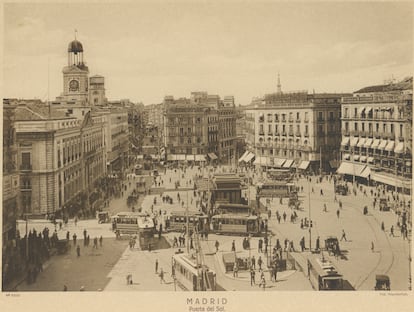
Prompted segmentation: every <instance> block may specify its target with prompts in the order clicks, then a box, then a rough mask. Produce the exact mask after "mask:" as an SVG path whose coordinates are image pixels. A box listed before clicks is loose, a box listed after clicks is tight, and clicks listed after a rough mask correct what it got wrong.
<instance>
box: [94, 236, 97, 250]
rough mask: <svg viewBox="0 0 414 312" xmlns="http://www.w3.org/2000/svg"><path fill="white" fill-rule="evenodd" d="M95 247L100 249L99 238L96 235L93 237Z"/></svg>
mask: <svg viewBox="0 0 414 312" xmlns="http://www.w3.org/2000/svg"><path fill="white" fill-rule="evenodd" d="M93 248H94V249H98V238H97V237H95V238H94V239H93Z"/></svg>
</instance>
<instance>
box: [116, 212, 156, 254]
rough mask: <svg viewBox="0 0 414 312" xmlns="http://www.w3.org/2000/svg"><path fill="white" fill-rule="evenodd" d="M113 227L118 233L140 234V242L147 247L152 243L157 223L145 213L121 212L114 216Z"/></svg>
mask: <svg viewBox="0 0 414 312" xmlns="http://www.w3.org/2000/svg"><path fill="white" fill-rule="evenodd" d="M112 229H113V230H114V232H115V233H117V235H123V234H129V235H139V243H140V245H141V247H145V246H148V244H152V240H153V236H154V232H155V223H154V220H153V219H152V218H151V217H150V216H148V215H146V214H144V213H136V212H120V213H118V214H116V215H115V216H112Z"/></svg>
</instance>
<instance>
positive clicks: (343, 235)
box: [341, 230, 347, 242]
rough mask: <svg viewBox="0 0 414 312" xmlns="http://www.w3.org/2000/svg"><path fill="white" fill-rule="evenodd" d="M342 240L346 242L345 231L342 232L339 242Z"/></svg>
mask: <svg viewBox="0 0 414 312" xmlns="http://www.w3.org/2000/svg"><path fill="white" fill-rule="evenodd" d="M343 239H344V240H345V241H346V242H347V240H346V234H345V230H342V236H341V241H342V240H343Z"/></svg>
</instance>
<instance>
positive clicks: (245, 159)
mask: <svg viewBox="0 0 414 312" xmlns="http://www.w3.org/2000/svg"><path fill="white" fill-rule="evenodd" d="M253 158H254V154H253V153H251V152H249V154H247V156H246V157H245V158H244V161H245V162H247V163H248V162H249V161H251V160H252V159H253Z"/></svg>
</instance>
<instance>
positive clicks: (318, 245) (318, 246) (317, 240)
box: [315, 236, 320, 251]
mask: <svg viewBox="0 0 414 312" xmlns="http://www.w3.org/2000/svg"><path fill="white" fill-rule="evenodd" d="M319 241H320V240H319V236H318V238H317V239H316V244H315V247H316V251H319V248H320V242H319Z"/></svg>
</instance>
